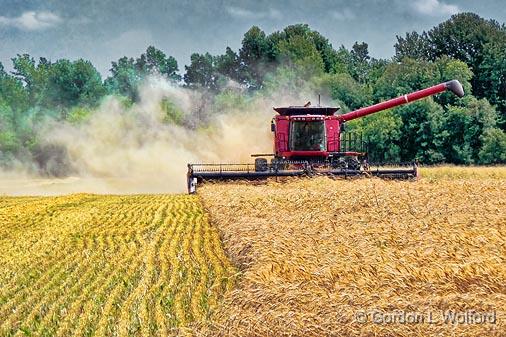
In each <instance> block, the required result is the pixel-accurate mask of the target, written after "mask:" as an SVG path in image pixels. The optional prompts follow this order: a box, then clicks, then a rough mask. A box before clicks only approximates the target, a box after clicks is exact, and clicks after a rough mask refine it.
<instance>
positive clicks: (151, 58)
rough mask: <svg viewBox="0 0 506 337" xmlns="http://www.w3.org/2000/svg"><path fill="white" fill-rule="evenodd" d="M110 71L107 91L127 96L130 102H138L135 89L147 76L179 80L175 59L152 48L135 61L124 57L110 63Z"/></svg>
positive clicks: (106, 81)
mask: <svg viewBox="0 0 506 337" xmlns="http://www.w3.org/2000/svg"><path fill="white" fill-rule="evenodd" d="M110 71H111V76H109V77H108V78H107V79H106V80H105V86H106V88H107V91H108V92H109V93H112V94H119V95H124V96H127V97H129V98H130V99H131V100H132V101H136V100H138V98H139V96H138V92H137V88H138V86H139V84H140V83H141V82H142V81H143V80H144V79H145V78H146V77H147V76H150V75H161V76H164V77H165V78H167V79H168V80H170V81H173V82H179V81H180V80H181V76H180V75H179V74H178V65H177V61H176V59H175V58H174V57H172V56H167V55H165V53H164V52H162V51H161V50H159V49H157V48H155V47H153V46H149V47H148V48H147V49H146V52H145V53H143V54H141V55H140V56H139V57H138V58H137V59H135V60H134V59H133V58H128V57H126V56H124V57H122V58H120V59H119V60H118V61H117V62H112V66H111V69H110Z"/></svg>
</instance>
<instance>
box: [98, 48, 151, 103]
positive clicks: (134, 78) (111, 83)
mask: <svg viewBox="0 0 506 337" xmlns="http://www.w3.org/2000/svg"><path fill="white" fill-rule="evenodd" d="M110 71H111V76H109V77H108V78H107V79H106V80H105V87H106V88H107V91H108V92H109V93H111V94H118V95H123V96H126V97H129V98H130V99H132V100H136V99H137V86H138V85H139V83H140V81H141V78H142V77H141V74H140V73H139V72H138V71H137V69H136V67H135V60H134V59H133V58H128V57H126V56H125V57H122V58H120V59H119V60H118V61H117V62H112V66H111V69H110Z"/></svg>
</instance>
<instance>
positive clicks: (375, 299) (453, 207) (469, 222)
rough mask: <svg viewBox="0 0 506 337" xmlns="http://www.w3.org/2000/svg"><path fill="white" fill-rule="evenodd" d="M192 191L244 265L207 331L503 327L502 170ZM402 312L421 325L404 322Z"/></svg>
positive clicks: (486, 330) (465, 332) (409, 331)
mask: <svg viewBox="0 0 506 337" xmlns="http://www.w3.org/2000/svg"><path fill="white" fill-rule="evenodd" d="M489 173H493V174H489ZM199 193H200V195H201V198H202V200H203V202H204V204H205V207H206V210H207V211H208V212H209V214H210V219H211V221H212V222H213V223H214V224H216V225H217V226H218V228H219V229H220V231H221V234H222V237H223V244H224V247H225V250H226V252H227V254H228V255H229V256H230V258H231V259H232V261H233V262H234V264H235V265H237V266H238V267H239V269H240V270H241V271H242V277H241V279H240V281H239V282H238V284H237V287H236V288H235V289H234V290H233V291H232V292H231V293H230V294H229V295H228V296H227V298H226V300H225V302H224V305H223V306H221V307H220V309H219V310H218V311H217V312H216V314H215V317H214V322H215V325H214V327H211V329H210V331H209V332H208V335H209V336H216V335H220V336H505V334H506V332H505V331H506V168H504V167H498V168H484V169H481V168H454V167H441V168H425V169H422V179H420V180H419V181H416V182H410V181H383V180H380V179H357V180H332V179H329V178H324V177H320V178H315V179H288V180H285V181H283V182H276V181H275V180H272V181H270V182H268V183H264V184H257V185H255V186H252V185H250V184H244V183H228V184H207V185H205V186H203V187H201V188H200V191H199ZM410 313H412V315H418V316H416V317H419V318H420V320H417V321H416V322H415V323H405V321H404V323H403V322H402V321H401V318H400V317H406V315H408V314H410ZM451 313H454V314H459V313H463V314H464V315H465V314H467V313H469V314H470V315H474V314H473V313H483V314H484V315H488V316H483V317H488V319H489V320H487V321H485V322H484V323H480V322H478V318H479V317H478V318H476V319H475V320H474V321H473V322H471V321H465V323H467V324H463V323H462V322H463V321H451V320H446V319H447V318H448V316H447V315H449V314H451ZM402 315H404V316H402ZM429 315H431V316H430V317H432V320H431V321H430V322H429V320H428V318H429ZM492 315H495V316H492ZM473 317H474V316H473ZM473 317H471V318H473ZM494 317H495V321H493V320H494V319H493V318H494ZM396 318H397V321H395V319H396ZM423 319H425V320H423ZM422 320H423V321H422ZM459 322H460V323H459ZM477 322H478V323H477Z"/></svg>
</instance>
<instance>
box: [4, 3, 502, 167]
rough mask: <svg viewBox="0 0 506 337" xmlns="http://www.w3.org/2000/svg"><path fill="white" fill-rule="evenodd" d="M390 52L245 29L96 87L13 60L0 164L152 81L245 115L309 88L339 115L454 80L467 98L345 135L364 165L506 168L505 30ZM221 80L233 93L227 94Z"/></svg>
mask: <svg viewBox="0 0 506 337" xmlns="http://www.w3.org/2000/svg"><path fill="white" fill-rule="evenodd" d="M394 47H395V55H394V56H393V57H392V58H391V59H375V58H372V57H371V56H370V55H369V52H368V45H367V43H365V42H362V43H358V42H356V43H355V44H354V45H353V46H352V47H351V49H347V48H345V47H344V46H341V47H339V48H337V49H336V48H334V47H333V46H332V44H331V43H330V42H329V41H328V39H327V38H325V37H324V36H323V35H321V34H320V33H318V32H317V31H315V30H312V29H311V28H310V27H309V26H308V25H305V24H297V25H291V26H287V27H286V28H284V29H283V30H280V31H276V32H274V33H272V34H266V33H265V32H263V31H262V30H261V29H260V28H258V27H256V26H254V27H252V28H251V29H249V30H248V31H247V32H246V33H245V34H244V38H243V40H242V44H241V47H240V48H239V50H237V51H234V50H232V49H231V48H228V47H227V48H226V50H225V53H224V54H222V55H211V54H209V53H202V54H199V53H194V54H192V55H191V58H190V64H189V65H187V66H185V69H184V73H183V74H181V72H180V71H179V69H178V64H177V61H176V60H175V59H174V58H173V57H172V56H169V55H166V54H165V53H164V52H163V51H161V50H159V49H157V48H155V47H153V46H150V47H148V48H147V50H146V52H145V53H143V54H141V55H140V56H139V57H137V58H132V57H126V56H125V57H122V58H120V59H119V60H117V61H114V62H112V64H111V69H110V74H109V76H108V77H107V78H106V79H105V80H103V79H102V77H101V75H100V73H99V72H98V71H97V70H96V69H95V67H94V66H93V64H92V63H91V62H89V61H86V60H82V59H79V60H76V61H70V60H66V59H61V60H57V61H55V62H51V61H50V60H47V59H46V58H40V59H38V60H35V59H34V58H33V57H31V56H30V55H27V54H23V55H17V56H16V57H14V58H13V59H12V66H13V69H14V70H13V71H12V72H9V73H8V72H6V71H5V69H4V67H3V65H2V64H1V63H0V165H1V166H8V165H9V164H10V163H12V162H13V161H15V160H22V159H23V158H24V159H26V158H29V159H35V161H37V160H36V159H37V158H38V156H39V157H40V153H41V151H42V150H41V144H40V139H39V137H40V136H39V133H38V130H37V126H38V125H40V124H42V123H43V122H44V121H45V120H47V119H52V120H57V121H67V122H69V123H82V122H83V121H85V120H86V119H87V118H88V117H89V115H90V114H92V113H93V110H94V109H95V108H96V107H97V106H98V105H99V104H100V102H101V100H102V99H103V98H104V97H105V96H108V95H116V96H119V97H122V98H123V99H124V101H125V104H132V103H134V102H136V101H137V100H138V99H139V92H138V88H139V84H140V83H142V81H143V80H144V79H145V78H146V77H147V76H149V75H152V74H157V75H159V76H163V77H165V78H167V79H168V80H170V81H172V82H173V83H174V85H178V86H183V87H188V88H192V89H194V90H198V91H200V92H202V93H205V97H207V100H208V102H207V103H210V104H211V106H214V107H216V106H221V107H222V108H223V107H226V106H227V105H228V106H231V105H238V104H239V105H240V104H245V103H244V102H246V101H247V97H253V96H255V95H258V94H259V93H261V94H265V93H268V92H275V91H276V89H277V88H278V87H279V86H284V87H286V88H287V89H288V90H292V91H297V90H300V88H301V87H306V88H308V87H309V88H311V89H312V90H313V91H314V92H320V93H322V94H324V95H326V96H327V97H330V99H331V100H332V102H331V103H333V104H339V105H340V106H341V109H342V111H344V112H346V111H350V110H352V109H356V108H360V107H363V106H366V105H369V104H374V103H377V102H380V101H382V100H385V99H389V98H392V97H396V96H398V95H402V94H405V93H408V92H411V91H414V90H418V89H422V88H424V87H427V86H430V85H433V84H436V83H439V82H443V81H447V80H450V79H458V80H459V81H460V82H461V83H462V84H463V86H464V89H465V91H466V94H467V95H466V96H465V97H464V98H462V99H457V98H455V97H454V96H452V95H451V94H448V93H445V94H441V95H438V96H437V97H434V98H430V99H426V100H422V101H418V102H414V103H412V104H409V105H406V106H401V107H397V108H395V109H392V110H390V111H385V112H382V113H379V114H375V115H372V116H369V117H367V118H363V119H360V120H356V121H352V122H350V123H349V124H350V125H349V127H348V128H347V129H348V130H351V131H354V132H361V133H362V134H363V135H364V136H365V137H366V138H367V139H368V140H369V142H370V156H371V157H372V158H371V160H374V161H412V160H415V159H416V160H419V161H421V162H423V163H428V164H433V163H442V162H447V163H455V164H494V163H504V162H506V134H505V130H506V78H505V77H506V55H505V54H506V27H505V25H504V24H500V23H498V22H496V21H494V20H486V19H483V18H481V17H479V16H478V15H476V14H473V13H461V14H457V15H454V16H452V17H451V18H450V19H449V20H447V21H444V22H442V23H441V24H439V25H437V26H435V27H434V28H432V29H431V30H429V31H427V32H409V33H406V34H405V35H404V36H397V42H396V44H395V46H394ZM230 81H233V82H234V83H236V85H238V86H239V87H240V88H241V90H240V91H237V90H232V89H230ZM274 100H275V97H274ZM296 103H297V102H294V104H296ZM162 105H163V107H162V108H163V109H164V111H166V113H167V119H166V121H167V123H179V124H183V125H185V126H187V127H198V126H199V123H201V122H202V123H204V122H205V118H206V116H205V115H204V116H202V114H195V115H192V119H194V120H188V119H186V120H185V118H183V117H182V116H181V113H180V112H179V111H178V109H177V107H175V105H174V104H173V103H172V102H169V101H164V102H162ZM215 110H216V109H210V110H209V111H210V112H209V111H207V113H212V111H215Z"/></svg>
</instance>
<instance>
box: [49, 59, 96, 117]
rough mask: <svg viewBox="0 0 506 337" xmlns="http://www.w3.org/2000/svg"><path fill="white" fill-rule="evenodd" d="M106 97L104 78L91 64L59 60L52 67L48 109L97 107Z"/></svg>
mask: <svg viewBox="0 0 506 337" xmlns="http://www.w3.org/2000/svg"><path fill="white" fill-rule="evenodd" d="M104 95H105V88H104V86H103V83H102V78H101V76H100V73H99V72H98V71H97V70H96V69H95V67H93V65H92V64H91V62H89V61H85V60H82V59H79V60H77V61H74V62H71V61H69V60H58V61H57V62H55V63H54V64H52V65H51V67H50V71H49V74H48V85H47V95H46V97H47V103H46V106H47V107H51V108H53V107H62V108H65V109H68V108H71V107H73V106H96V105H97V104H98V102H99V101H100V100H101V98H102V97H103V96H104Z"/></svg>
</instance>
